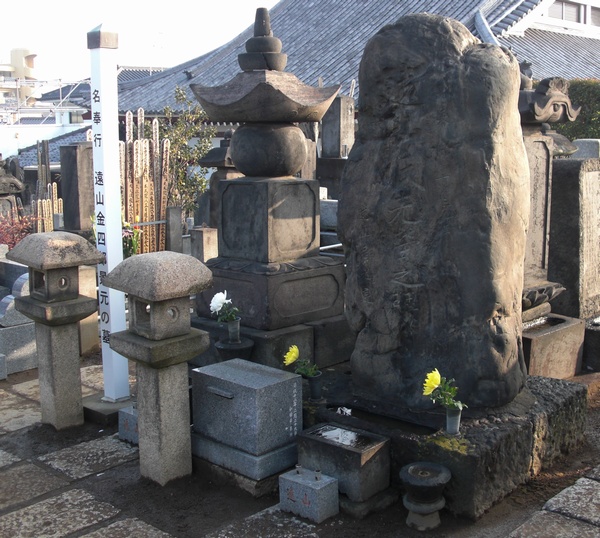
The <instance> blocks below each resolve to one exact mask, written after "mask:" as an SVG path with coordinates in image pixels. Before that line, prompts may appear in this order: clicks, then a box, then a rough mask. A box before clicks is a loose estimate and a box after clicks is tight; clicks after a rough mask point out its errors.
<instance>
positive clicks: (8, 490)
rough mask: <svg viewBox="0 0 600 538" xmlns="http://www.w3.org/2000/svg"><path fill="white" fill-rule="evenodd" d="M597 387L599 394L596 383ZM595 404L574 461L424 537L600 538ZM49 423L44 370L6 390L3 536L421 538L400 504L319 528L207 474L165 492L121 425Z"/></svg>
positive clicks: (1, 432) (598, 410) (95, 381)
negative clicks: (58, 427) (60, 426)
mask: <svg viewBox="0 0 600 538" xmlns="http://www.w3.org/2000/svg"><path fill="white" fill-rule="evenodd" d="M596 375H597V374H596ZM590 379H592V381H593V384H594V387H595V386H597V385H598V384H599V383H598V381H600V379H597V378H595V377H593V378H590ZM82 383H83V393H84V396H85V395H89V394H93V393H96V392H101V390H102V375H101V368H100V366H98V365H91V366H85V367H84V368H82ZM594 394H595V393H594ZM594 398H595V399H594ZM594 402H595V404H594V406H592V407H593V409H592V410H591V411H592V412H593V413H595V414H594V415H593V416H594V417H596V418H595V419H594V422H592V423H591V424H592V426H591V430H590V431H589V432H588V434H589V436H590V439H589V445H590V446H588V447H587V448H586V449H583V452H581V453H579V454H574V455H572V456H571V459H573V458H574V459H575V460H577V461H576V464H575V463H573V461H570V460H565V461H564V462H562V464H559V466H558V468H557V469H555V470H554V471H551V472H549V473H546V474H544V475H542V476H541V477H540V478H538V479H536V480H534V481H532V482H531V483H530V484H528V485H526V486H522V487H520V488H519V489H518V490H517V491H516V492H515V493H514V494H513V495H511V496H510V497H508V498H507V499H506V500H505V501H503V502H501V503H499V504H498V505H497V506H495V507H493V508H492V509H491V510H490V511H489V513H488V514H486V515H485V516H484V517H483V518H481V519H480V520H479V521H477V522H471V521H466V520H461V519H458V518H454V517H452V516H451V515H450V514H447V513H445V512H443V513H442V526H441V527H440V528H439V529H438V530H436V531H433V532H429V533H426V534H425V535H426V536H439V537H441V536H445V537H461V538H468V537H477V538H479V537H485V538H500V537H502V538H505V537H506V536H511V537H514V538H517V537H528V538H529V537H530V538H536V537H553V538H563V537H565V538H566V537H569V538H571V537H575V536H577V537H583V538H588V537H596V538H600V458H599V457H598V454H600V452H599V450H598V445H599V444H600V440H599V438H598V434H599V432H598V431H597V429H598V428H597V424H598V420H597V416H598V415H599V414H600V394H596V395H595V396H594V397H593V398H592V403H594ZM40 418H41V416H40V408H39V387H38V382H37V379H36V372H35V371H30V372H27V373H25V374H17V375H16V376H9V379H8V380H6V381H1V382H0V536H1V537H5V536H6V537H11V538H12V537H14V538H16V537H34V538H42V537H80V536H85V537H93V538H102V537H103V538H120V537H131V538H142V537H143V538H154V537H168V536H173V537H192V536H193V537H199V536H205V537H208V538H242V537H248V538H250V537H252V538H256V537H264V538H267V537H272V538H283V537H302V538H304V537H306V538H308V537H317V538H319V537H322V538H325V537H326V538H337V537H340V538H341V537H344V538H352V537H364V536H372V535H377V536H378V538H385V537H396V536H407V537H413V536H414V537H416V536H423V535H424V534H423V533H419V532H417V531H414V530H412V529H409V528H408V527H406V525H405V523H404V522H405V519H406V515H407V512H406V510H405V509H404V507H403V506H402V504H401V503H398V504H396V505H394V506H392V507H391V508H388V509H387V510H385V511H383V512H381V513H377V514H372V515H370V516H368V517H367V518H365V519H363V520H358V521H357V520H354V519H351V518H349V517H348V516H345V515H343V514H340V515H339V516H336V517H334V518H331V519H329V520H327V521H325V522H323V523H321V524H320V525H315V524H313V523H311V522H309V521H305V520H301V519H299V518H297V517H293V516H291V515H290V514H285V513H282V512H280V511H279V510H278V509H277V501H278V499H277V498H276V497H275V496H267V497H263V498H260V499H255V498H253V497H251V496H250V495H249V494H247V493H245V492H243V491H241V490H239V489H238V488H235V487H233V486H230V485H224V484H217V483H214V482H213V481H211V478H210V477H207V476H203V474H202V473H201V472H195V473H194V475H193V476H192V477H189V478H185V479H180V480H176V481H174V482H172V483H170V484H168V485H167V486H165V487H164V488H161V487H160V486H158V485H156V484H153V483H151V482H150V481H148V480H146V479H143V478H141V477H140V475H139V469H138V452H137V448H135V447H132V446H131V445H129V444H127V443H124V442H121V441H119V439H118V437H117V435H116V431H115V428H106V429H102V428H99V427H98V426H97V425H94V424H89V423H87V424H85V425H84V426H81V427H78V428H72V429H70V430H67V431H65V432H55V431H54V430H53V428H51V427H50V426H47V425H43V424H41V423H40ZM594 447H595V448H594ZM591 460H595V461H591ZM545 481H546V482H545ZM566 486H568V487H566ZM544 495H547V496H546V497H544ZM546 501H547V502H546ZM511 533H512V534H511Z"/></svg>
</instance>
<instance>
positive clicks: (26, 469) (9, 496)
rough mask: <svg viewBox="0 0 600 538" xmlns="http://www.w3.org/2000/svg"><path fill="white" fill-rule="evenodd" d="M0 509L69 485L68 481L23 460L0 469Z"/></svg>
mask: <svg viewBox="0 0 600 538" xmlns="http://www.w3.org/2000/svg"><path fill="white" fill-rule="evenodd" d="M0 481H1V482H2V488H0V510H6V509H7V508H10V507H12V506H16V505H18V504H20V503H22V502H25V501H29V500H30V499H33V498H35V497H38V496H40V495H43V494H44V493H48V492H49V491H52V490H54V489H58V488H62V487H64V486H67V485H69V481H68V480H66V479H65V478H61V477H60V476H56V475H55V474H52V473H49V472H48V471H45V470H44V469H40V468H39V467H37V466H36V465H33V464H32V463H29V462H23V463H20V464H19V465H15V466H13V467H10V468H9V469H3V470H0Z"/></svg>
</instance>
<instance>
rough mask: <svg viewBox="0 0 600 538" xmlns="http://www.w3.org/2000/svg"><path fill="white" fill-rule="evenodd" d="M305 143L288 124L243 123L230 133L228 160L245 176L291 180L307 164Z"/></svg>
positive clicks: (302, 136) (297, 131) (302, 134)
mask: <svg viewBox="0 0 600 538" xmlns="http://www.w3.org/2000/svg"><path fill="white" fill-rule="evenodd" d="M304 140H305V138H304V133H302V130H301V129H300V128H299V127H296V126H295V125H292V124H290V123H267V124H260V123H258V124H252V123H246V124H244V125H242V126H241V127H239V128H238V129H236V131H235V133H233V136H232V138H231V158H232V160H233V162H234V163H235V167H236V168H237V169H238V170H239V171H240V172H242V173H243V174H245V175H246V176H251V177H258V176H265V177H282V176H293V175H294V174H295V173H296V172H298V171H299V170H300V169H301V168H302V165H303V164H304V161H305V160H306V144H305V143H304ZM257 148H258V149H257Z"/></svg>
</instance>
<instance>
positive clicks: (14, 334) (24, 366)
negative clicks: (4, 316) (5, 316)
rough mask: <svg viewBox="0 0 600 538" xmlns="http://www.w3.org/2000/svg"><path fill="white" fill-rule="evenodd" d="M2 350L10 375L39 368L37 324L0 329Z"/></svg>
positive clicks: (0, 346) (31, 323) (0, 347)
mask: <svg viewBox="0 0 600 538" xmlns="http://www.w3.org/2000/svg"><path fill="white" fill-rule="evenodd" d="M0 349H1V350H2V353H3V354H4V355H5V356H6V368H7V371H8V374H9V375H10V374H14V373H17V372H24V371H25V370H31V369H32V368H37V366H38V358H37V347H36V343H35V323H33V322H30V323H27V324H25V325H18V326H16V327H3V328H0Z"/></svg>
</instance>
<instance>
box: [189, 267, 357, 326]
mask: <svg viewBox="0 0 600 538" xmlns="http://www.w3.org/2000/svg"><path fill="white" fill-rule="evenodd" d="M206 265H207V266H208V267H209V269H210V270H211V271H212V273H213V287H212V288H211V289H210V290H207V291H204V292H203V293H199V294H198V295H197V297H196V302H197V313H198V315H199V316H203V317H207V318H210V301H211V299H212V297H213V296H214V294H215V292H217V291H222V290H227V296H228V297H231V298H232V300H233V302H234V304H235V305H236V306H238V307H239V308H240V309H241V311H242V313H243V314H242V315H243V323H244V325H246V326H249V327H253V328H255V329H262V330H269V331H272V330H275V329H281V328H283V327H291V326H293V325H298V324H300V323H308V322H311V321H318V320H321V319H324V318H330V317H332V316H338V315H341V314H343V312H344V283H345V278H346V276H345V271H344V265H343V261H342V260H334V259H333V258H330V257H326V256H313V257H310V258H301V259H298V260H294V261H293V262H286V263H272V264H259V263H251V262H249V261H247V260H235V259H227V258H215V259H213V260H210V261H209V262H208V263H207V264H206Z"/></svg>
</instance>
